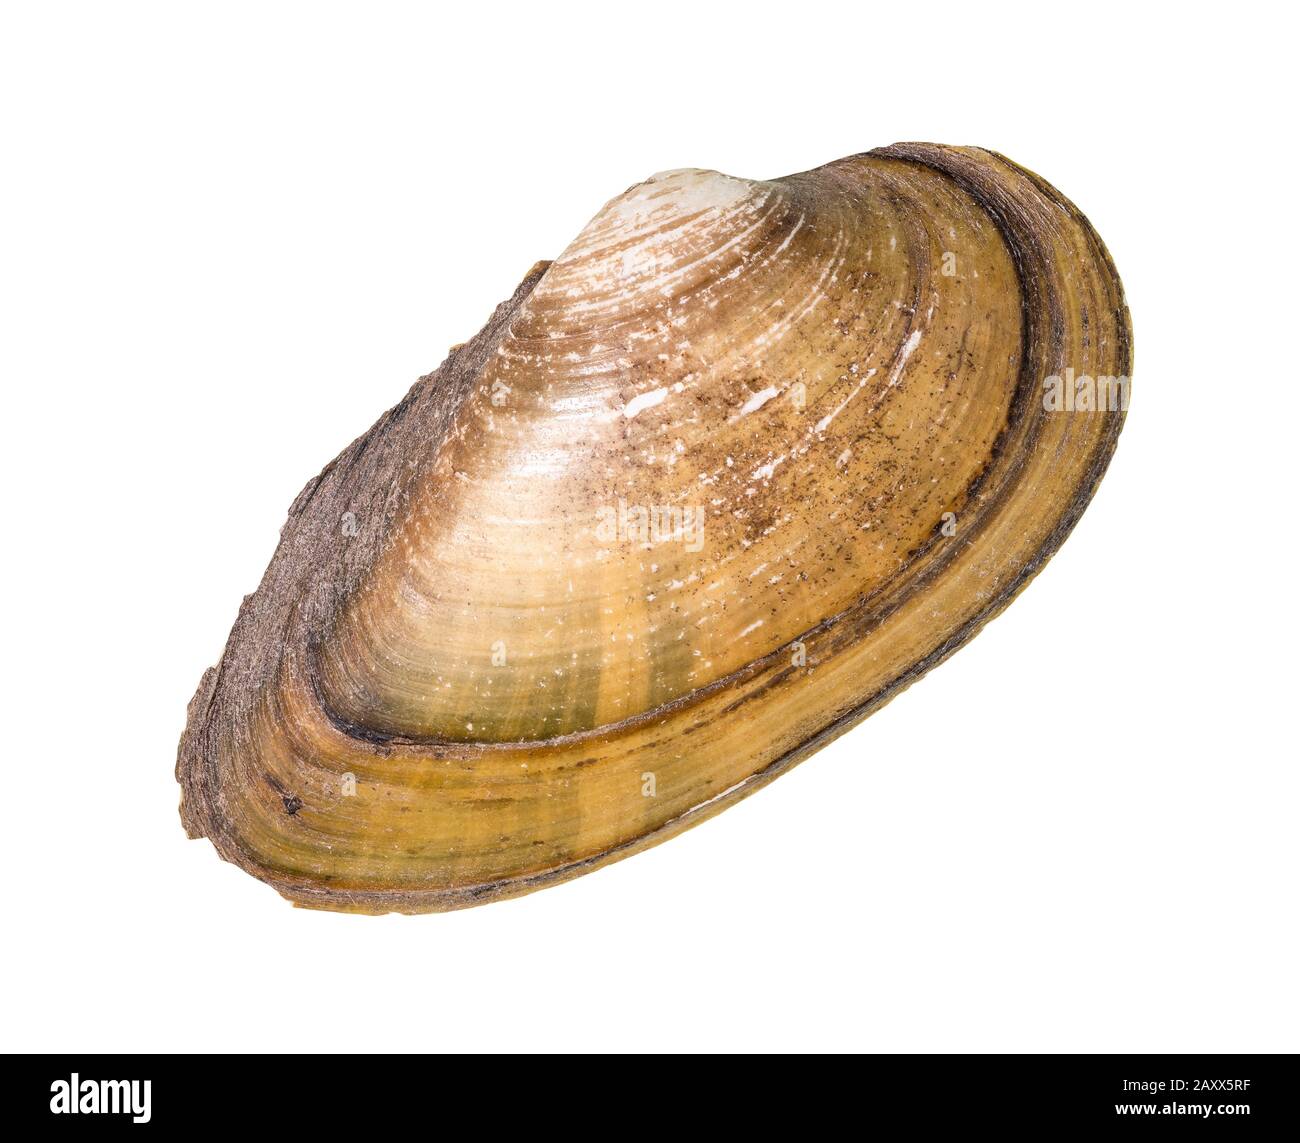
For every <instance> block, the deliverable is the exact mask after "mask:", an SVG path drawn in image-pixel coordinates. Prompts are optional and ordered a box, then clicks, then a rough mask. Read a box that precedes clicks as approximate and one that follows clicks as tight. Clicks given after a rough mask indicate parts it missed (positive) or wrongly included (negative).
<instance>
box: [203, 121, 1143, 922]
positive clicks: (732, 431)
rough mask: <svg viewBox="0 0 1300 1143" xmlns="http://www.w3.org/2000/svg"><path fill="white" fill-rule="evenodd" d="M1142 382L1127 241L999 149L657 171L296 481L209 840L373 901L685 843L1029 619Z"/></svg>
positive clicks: (233, 659) (233, 714)
mask: <svg viewBox="0 0 1300 1143" xmlns="http://www.w3.org/2000/svg"><path fill="white" fill-rule="evenodd" d="M1130 372H1131V333H1130V327H1129V320H1128V313H1127V308H1126V306H1125V304H1124V298H1123V291H1122V287H1121V286H1120V283H1119V279H1118V276H1117V275H1116V273H1115V270H1114V266H1113V264H1112V263H1111V261H1110V258H1109V255H1108V254H1107V253H1106V251H1105V248H1104V246H1102V244H1101V241H1100V239H1099V238H1098V237H1097V236H1096V234H1095V232H1094V231H1093V230H1092V228H1091V227H1090V226H1089V225H1088V223H1087V221H1086V219H1084V218H1083V216H1082V215H1081V214H1080V213H1079V212H1078V211H1077V209H1075V208H1074V207H1073V206H1072V205H1071V204H1070V203H1069V202H1068V201H1067V200H1065V199H1064V198H1063V197H1061V196H1060V195H1059V193H1058V192H1056V191H1055V190H1054V189H1053V188H1051V187H1050V186H1049V185H1048V184H1046V183H1045V182H1044V181H1043V180H1041V179H1040V178H1038V176H1036V175H1032V174H1031V173H1029V172H1027V171H1024V170H1023V169H1022V168H1020V167H1017V166H1016V165H1015V164H1013V163H1011V162H1010V161H1008V160H1006V159H1004V158H1002V157H1001V156H998V155H996V154H994V153H992V152H988V151H982V150H979V149H976V148H950V147H942V146H938V145H933V144H899V145H895V146H894V147H890V148H883V149H881V150H878V151H874V152H870V153H868V154H864V155H856V156H852V157H850V158H847V159H844V160H840V161H838V162H836V163H831V164H828V165H827V166H825V167H821V168H817V169H816V170H813V171H808V172H804V173H802V174H799V175H793V176H789V177H788V178H783V179H774V180H767V181H761V182H760V181H750V180H745V179H737V178H732V177H731V176H728V175H724V174H721V173H719V172H716V171H707V170H698V169H682V170H673V171H665V172H661V173H659V174H657V175H654V176H652V177H651V178H650V179H648V180H646V181H645V182H643V183H640V184H637V185H636V186H634V187H632V188H630V189H629V190H628V191H626V192H624V193H623V194H622V195H619V196H617V197H616V198H614V199H612V200H611V201H610V202H609V203H607V204H606V205H605V207H604V208H603V209H602V210H601V211H600V212H598V213H597V215H596V216H595V217H594V218H593V219H592V221H591V222H590V223H589V224H588V225H587V226H586V227H585V228H584V229H583V231H582V232H581V234H579V235H578V236H577V238H575V240H574V241H573V242H572V243H570V245H569V246H568V247H567V248H566V249H565V251H564V252H563V253H562V254H561V255H560V256H559V257H558V258H557V259H556V260H555V261H554V262H551V263H539V264H538V265H537V266H536V267H534V268H533V270H532V271H530V273H529V274H528V276H527V277H526V278H525V280H524V281H523V283H521V285H520V287H519V288H518V289H517V290H516V292H515V295H514V296H513V297H512V298H511V299H510V300H508V301H507V302H505V303H503V304H502V305H501V306H500V307H498V309H497V311H496V313H495V314H494V315H493V317H492V319H491V320H490V321H489V322H488V324H487V326H486V327H485V328H484V330H483V331H482V332H480V333H479V334H478V335H477V336H476V337H475V338H474V339H472V340H471V341H470V342H468V343H465V344H464V345H463V346H460V347H457V348H456V349H455V350H454V351H453V352H452V354H451V356H450V357H449V358H448V360H447V361H446V362H445V363H444V364H443V366H442V367H441V368H440V369H439V370H437V371H436V372H435V373H433V374H430V375H429V376H428V377H425V378H422V379H421V380H420V381H419V382H417V384H416V385H415V387H414V388H413V389H412V390H411V392H410V393H409V394H408V395H407V397H406V398H405V399H404V400H403V401H402V402H401V403H400V404H399V405H397V406H396V407H395V408H393V409H392V410H390V411H389V412H388V413H386V414H385V415H384V416H383V417H382V418H380V420H379V421H378V422H377V423H376V425H375V426H374V427H373V428H372V429H371V430H370V431H369V432H368V433H367V434H365V435H364V436H363V437H361V438H359V439H358V440H357V441H356V442H355V443H354V444H353V445H352V446H350V447H349V448H348V449H347V450H345V451H344V452H343V453H342V454H341V455H340V456H339V457H338V458H337V459H336V460H335V461H334V462H332V463H331V464H330V465H329V466H328V467H327V468H326V469H325V470H324V471H323V472H322V473H321V475H320V476H319V477H317V478H315V479H314V480H313V481H312V482H310V483H309V484H308V486H307V487H306V488H305V489H304V490H303V492H302V494H301V495H300V496H299V497H298V499H297V501H296V502H295V503H294V505H293V507H292V508H291V510H290V517H289V521H288V523H287V524H286V526H285V529H284V531H283V532H282V538H281V543H280V546H279V548H278V549H277V552H276V554H275V557H274V558H273V560H272V562H271V565H270V567H269V568H268V569H267V572H266V575H265V577H264V579H263V582H262V585H261V587H259V589H258V591H257V593H256V594H255V595H254V596H251V597H249V599H248V600H247V601H246V602H245V606H244V607H243V608H242V609H241V612H240V617H239V620H238V621H237V623H236V625H235V628H234V630H233V631H232V634H231V638H230V641H229V643H228V645H227V648H226V651H225V654H224V655H223V658H222V661H221V664H220V666H219V669H217V670H215V671H210V672H208V674H207V675H205V676H204V680H203V681H202V682H201V684H200V688H199V693H198V694H197V695H196V697H195V701H194V702H193V703H192V704H191V710H190V719H189V724H188V726H187V729H186V732H185V735H184V737H183V738H182V742H181V746H180V751H179V755H178V763H177V776H178V779H179V780H180V782H181V785H182V789H183V804H182V817H183V819H184V821H185V824H186V827H187V829H188V830H189V831H190V833H191V834H192V835H193V836H207V837H209V838H211V839H212V841H213V842H214V844H215V845H216V847H217V849H218V851H219V852H220V853H221V855H222V856H223V857H225V858H227V859H229V860H232V861H235V862H236V863H237V864H239V865H241V866H242V867H243V868H245V869H247V870H248V871H249V872H251V873H253V874H254V875H255V876H257V877H259V878H261V879H262V880H265V881H267V882H269V883H270V884H272V885H273V886H275V887H276V888H277V889H279V890H280V891H281V892H282V893H284V894H285V895H286V896H288V897H289V898H290V899H292V900H294V901H295V902H296V903H299V904H309V905H313V906H319V907H326V908H338V909H350V910H355V911H363V912H373V911H387V910H398V911H409V912H422V911H430V910H437V909H445V908H456V907H460V906H462V905H465V904H473V903H477V902H479V901H482V900H486V899H494V898H496V897H501V896H510V895H514V894H516V893H518V892H523V891H527V889H529V888H534V887H539V886H541V885H543V884H549V883H552V882H554V881H556V880H563V879H566V878H568V877H571V876H574V875H576V874H577V873H579V872H584V871H586V870H588V869H591V868H595V867H597V866H599V865H602V864H605V863H607V862H608V861H611V860H614V859H615V858H617V857H619V856H625V855H626V854H628V853H631V852H636V851H637V850H639V849H642V848H645V847H646V846H648V845H651V844H655V843H656V842H657V841H659V840H663V839H664V838H666V837H670V836H672V835H673V834H675V833H677V832H680V830H681V829H684V828H686V827H687V826H689V825H691V824H694V823H695V822H697V821H699V820H703V819H704V818H706V817H708V816H711V815H712V814H713V813H716V812H718V811H719V810H720V809H722V808H724V807H725V806H726V805H729V804H731V803H732V802H734V801H735V800H737V799H738V798H740V797H742V796H745V795H746V794H747V793H749V792H752V790H754V789H756V788H758V787H759V786H761V785H763V784H765V783H766V782H767V781H770V780H771V778H773V777H775V776H776V775H777V774H779V773H781V772H783V771H784V770H785V769H787V768H789V766H791V765H793V764H794V763H795V762H797V761H799V760H801V759H802V758H803V757H806V756H807V755H808V754H810V753H812V752H813V751H814V750H816V749H817V748H818V747H819V746H820V745H822V744H824V743H825V742H826V741H829V740H830V739H831V738H833V737H835V736H836V735H838V734H839V733H841V732H843V730H845V729H847V728H848V727H849V726H851V725H853V724H854V723H855V722H857V721H859V720H860V719H861V718H863V717H865V716H866V715H867V714H869V713H870V712H871V711H872V710H874V709H876V708H878V707H879V706H880V705H882V704H883V703H884V702H886V701H888V699H889V698H890V697H892V695H893V694H895V693H897V691H898V690H900V689H902V687H904V686H906V685H908V684H909V683H910V682H911V681H913V680H914V679H916V678H918V677H919V676H920V675H921V674H923V673H924V672H925V671H926V670H928V669H929V668H930V667H932V666H933V665H935V664H936V663H938V662H941V661H942V660H943V659H944V658H946V657H947V655H949V654H951V653H952V652H953V651H954V650H955V649H957V648H958V647H960V646H961V645H962V644H963V643H964V642H965V641H966V640H967V639H969V638H970V637H971V636H972V635H973V634H974V633H975V632H976V631H977V630H978V629H979V628H980V627H981V626H982V625H983V623H985V622H987V620H988V619H989V618H990V617H992V616H993V615H995V614H996V613H997V612H998V611H999V610H1001V608H1002V607H1004V606H1006V604H1007V603H1008V602H1009V601H1010V599H1011V598H1012V597H1013V596H1014V595H1015V593H1016V592H1017V591H1018V590H1019V589H1020V588H1021V587H1022V586H1023V585H1024V583H1026V582H1027V581H1028V579H1029V578H1031V577H1032V576H1033V575H1034V574H1035V573H1036V571H1037V570H1038V569H1039V568H1040V567H1041V566H1042V564H1043V563H1044V562H1045V561H1046V560H1047V559H1048V558H1049V557H1050V555H1051V554H1052V553H1053V552H1054V551H1055V550H1056V548H1057V547H1059V545H1060V543H1061V542H1062V541H1063V539H1064V537H1065V535H1067V534H1068V532H1069V530H1070V529H1071V528H1072V526H1073V524H1074V522H1075V521H1076V520H1077V519H1078V516H1079V515H1080V513H1081V512H1082V510H1083V508H1084V507H1085V506H1086V504H1087V502H1088V500H1089V499H1090V497H1091V495H1092V492H1093V491H1094V489H1095V487H1096V485H1097V483H1098V481H1099V480H1100V478H1101V476H1102V474H1103V473H1104V471H1105V468H1106V465H1107V463H1108V461H1109V458H1110V455H1111V453H1112V451H1113V449H1114V446H1115V441H1116V438H1117V436H1118V433H1119V431H1120V427H1121V426H1122V423H1123V417H1124V407H1126V403H1127V384H1128V375H1129V373H1130ZM1055 375H1068V376H1069V378H1070V379H1071V384H1072V385H1073V382H1074V379H1075V378H1076V377H1086V378H1087V379H1088V380H1089V381H1090V382H1091V381H1092V380H1093V379H1094V378H1097V379H1099V384H1102V383H1104V387H1105V388H1106V389H1107V399H1106V400H1103V407H1101V408H1097V407H1095V402H1096V395H1097V392H1100V391H1101V389H1099V388H1098V389H1094V392H1093V395H1092V401H1093V406H1092V407H1085V408H1073V407H1072V408H1071V409H1069V410H1062V409H1060V408H1053V407H1052V406H1051V402H1050V400H1049V399H1048V397H1047V396H1046V395H1045V388H1044V387H1045V385H1046V382H1047V380H1048V379H1049V378H1050V377H1053V376H1055ZM1055 379H1056V380H1058V381H1059V380H1060V376H1055ZM1116 379H1122V381H1123V390H1122V393H1123V397H1124V403H1123V406H1122V407H1112V405H1113V392H1112V390H1113V389H1114V388H1115V385H1116V384H1118V382H1117V381H1116ZM1112 382H1114V384H1112ZM1071 393H1073V390H1071ZM1080 393H1082V390H1080ZM1080 399H1081V400H1082V397H1081V398H1080ZM1108 401H1109V402H1110V403H1108ZM647 789H650V791H651V792H649V793H647ZM290 805H292V806H293V809H292V810H290V809H289V808H288V807H289V806H290Z"/></svg>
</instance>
